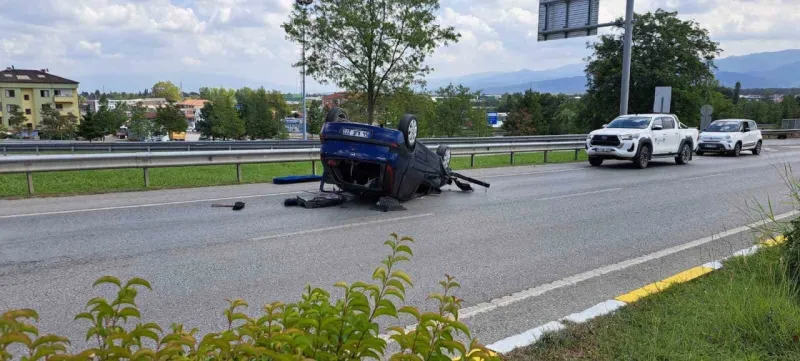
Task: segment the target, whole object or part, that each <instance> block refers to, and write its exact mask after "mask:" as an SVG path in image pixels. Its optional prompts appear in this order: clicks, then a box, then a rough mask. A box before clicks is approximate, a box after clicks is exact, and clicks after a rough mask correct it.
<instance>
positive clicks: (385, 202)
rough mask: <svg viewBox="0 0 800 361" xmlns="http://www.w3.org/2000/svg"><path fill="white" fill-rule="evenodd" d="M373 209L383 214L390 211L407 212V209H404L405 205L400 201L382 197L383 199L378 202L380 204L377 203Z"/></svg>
mask: <svg viewBox="0 0 800 361" xmlns="http://www.w3.org/2000/svg"><path fill="white" fill-rule="evenodd" d="M372 209H377V210H379V211H382V212H388V211H404V210H406V207H403V205H402V204H400V202H399V201H398V200H396V199H394V198H392V197H381V199H379V200H378V203H375V205H374V206H373V207H372Z"/></svg>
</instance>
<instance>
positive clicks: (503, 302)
mask: <svg viewBox="0 0 800 361" xmlns="http://www.w3.org/2000/svg"><path fill="white" fill-rule="evenodd" d="M798 214H800V211H791V212H787V213H784V214H781V215H778V216H776V217H775V218H774V219H775V220H780V219H784V218H789V217H792V216H796V215H798ZM765 223H768V221H760V222H755V223H752V224H748V225H746V226H742V227H737V228H733V229H730V230H727V231H724V232H720V233H717V234H714V235H711V236H709V237H704V238H700V239H698V240H694V241H691V242H688V243H684V244H681V245H677V246H674V247H670V248H667V249H664V250H661V251H657V252H653V253H650V254H647V255H644V256H640V257H636V258H631V259H628V260H625V261H622V262H618V263H614V264H611V265H608V266H603V267H600V268H596V269H593V270H591V271H587V272H583V273H579V274H576V275H573V276H570V277H566V278H562V279H560V280H558V281H554V282H551V283H548V284H544V285H539V286H536V287H532V288H529V289H527V290H524V291H520V292H517V293H514V294H511V295H508V296H504V297H500V298H496V299H493V300H491V301H488V302H483V303H480V304H477V305H474V306H470V307H465V308H462V309H461V310H460V311H459V317H460V318H461V319H467V318H470V317H473V316H475V315H478V314H481V313H486V312H489V311H493V310H496V309H498V308H501V307H506V306H509V305H511V304H514V303H517V302H520V301H524V300H526V299H529V298H532V297H537V296H541V295H543V294H545V293H547V292H551V291H554V290H557V289H559V288H564V287H568V286H573V285H575V284H577V283H580V282H583V281H586V280H590V279H592V278H597V277H600V276H603V275H605V274H608V273H611V272H617V271H622V270H624V269H627V268H630V267H633V266H636V265H639V264H642V263H646V262H650V261H653V260H657V259H659V258H664V257H666V256H669V255H672V254H675V253H678V252H681V251H685V250H687V249H691V248H694V247H698V246H701V245H704V244H706V243H709V242H711V241H714V240H717V239H720V238H724V237H728V236H732V235H735V234H739V233H742V232H744V231H747V230H749V229H753V228H755V227H758V226H761V225H764V224H765Z"/></svg>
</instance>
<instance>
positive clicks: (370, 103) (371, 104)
mask: <svg viewBox="0 0 800 361" xmlns="http://www.w3.org/2000/svg"><path fill="white" fill-rule="evenodd" d="M374 120H375V97H374V96H373V92H371V91H370V92H368V93H367V124H369V125H372V123H373V121H374Z"/></svg>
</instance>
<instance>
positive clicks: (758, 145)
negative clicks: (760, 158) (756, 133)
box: [753, 140, 761, 155]
mask: <svg viewBox="0 0 800 361" xmlns="http://www.w3.org/2000/svg"><path fill="white" fill-rule="evenodd" d="M759 154H761V141H760V140H759V141H758V143H756V147H755V148H753V155H759Z"/></svg>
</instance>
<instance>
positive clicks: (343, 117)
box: [325, 107, 350, 123]
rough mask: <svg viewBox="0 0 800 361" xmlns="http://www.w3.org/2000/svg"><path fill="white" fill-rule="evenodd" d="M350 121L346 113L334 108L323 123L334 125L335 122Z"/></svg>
mask: <svg viewBox="0 0 800 361" xmlns="http://www.w3.org/2000/svg"><path fill="white" fill-rule="evenodd" d="M348 120H350V118H348V117H347V113H346V112H345V111H344V109H342V108H339V107H335V108H333V109H331V110H329V111H328V114H327V115H326V116H325V123H335V122H346V121H348Z"/></svg>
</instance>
